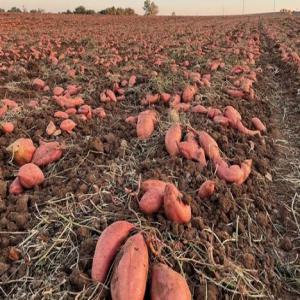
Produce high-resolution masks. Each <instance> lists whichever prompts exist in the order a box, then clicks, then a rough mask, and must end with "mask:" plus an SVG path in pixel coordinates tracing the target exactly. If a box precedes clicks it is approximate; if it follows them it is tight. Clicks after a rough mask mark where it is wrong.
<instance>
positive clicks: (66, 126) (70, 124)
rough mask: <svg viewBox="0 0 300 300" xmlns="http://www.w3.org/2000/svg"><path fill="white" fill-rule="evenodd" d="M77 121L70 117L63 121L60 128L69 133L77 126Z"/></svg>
mask: <svg viewBox="0 0 300 300" xmlns="http://www.w3.org/2000/svg"><path fill="white" fill-rule="evenodd" d="M75 126H76V123H75V122H74V121H72V120H70V119H66V120H64V121H62V122H61V124H60V129H61V130H64V131H66V132H67V133H71V132H72V130H73V129H74V128H75Z"/></svg>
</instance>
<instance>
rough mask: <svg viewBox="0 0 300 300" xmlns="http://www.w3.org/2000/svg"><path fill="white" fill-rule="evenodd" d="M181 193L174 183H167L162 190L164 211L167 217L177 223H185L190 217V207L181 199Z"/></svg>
mask: <svg viewBox="0 0 300 300" xmlns="http://www.w3.org/2000/svg"><path fill="white" fill-rule="evenodd" d="M181 198H182V194H181V193H180V192H179V191H178V189H177V188H176V187H175V185H174V184H170V183H167V184H166V188H165V192H164V211H165V214H166V216H167V218H168V219H169V220H171V221H173V222H175V223H177V224H186V223H188V222H190V220H191V218H192V212H191V207H190V205H188V204H185V203H183V202H182V200H181Z"/></svg>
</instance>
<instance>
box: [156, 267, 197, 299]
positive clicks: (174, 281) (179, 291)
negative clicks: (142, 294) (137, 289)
mask: <svg viewBox="0 0 300 300" xmlns="http://www.w3.org/2000/svg"><path fill="white" fill-rule="evenodd" d="M151 300H192V295H191V292H190V289H189V287H188V284H187V282H186V280H185V279H184V278H183V277H182V276H181V275H180V274H179V273H177V272H175V271H173V270H172V269H171V268H169V267H168V266H166V265H164V264H161V263H157V264H155V265H154V266H153V268H152V282H151Z"/></svg>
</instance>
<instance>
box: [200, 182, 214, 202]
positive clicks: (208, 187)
mask: <svg viewBox="0 0 300 300" xmlns="http://www.w3.org/2000/svg"><path fill="white" fill-rule="evenodd" d="M214 191H215V182H214V181H213V180H206V181H205V182H203V183H202V184H201V186H200V188H199V190H198V195H199V197H200V198H202V199H205V198H209V197H211V196H212V195H213V193H214Z"/></svg>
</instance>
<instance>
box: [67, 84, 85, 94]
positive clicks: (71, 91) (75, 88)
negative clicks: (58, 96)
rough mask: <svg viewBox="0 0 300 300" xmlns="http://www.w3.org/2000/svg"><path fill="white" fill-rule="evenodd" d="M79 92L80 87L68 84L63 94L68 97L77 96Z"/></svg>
mask: <svg viewBox="0 0 300 300" xmlns="http://www.w3.org/2000/svg"><path fill="white" fill-rule="evenodd" d="M80 90H81V87H79V86H77V85H75V84H69V85H68V86H67V90H66V92H65V94H67V95H69V96H74V95H77V94H78V93H79V92H80Z"/></svg>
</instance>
